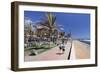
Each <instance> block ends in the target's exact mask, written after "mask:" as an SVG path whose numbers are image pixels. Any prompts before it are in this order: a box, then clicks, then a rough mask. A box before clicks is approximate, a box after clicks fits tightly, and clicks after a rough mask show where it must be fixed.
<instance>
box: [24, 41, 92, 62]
mask: <svg viewBox="0 0 100 73" xmlns="http://www.w3.org/2000/svg"><path fill="white" fill-rule="evenodd" d="M70 46H71V43H70V42H68V43H67V44H66V46H65V48H66V51H65V53H64V54H62V53H61V51H60V50H59V46H57V47H55V48H52V49H51V50H48V51H46V52H43V53H41V54H39V55H36V56H29V52H26V54H25V59H24V60H25V61H47V60H67V58H68V54H69V50H70ZM88 58H90V46H89V45H87V44H85V43H82V42H80V41H77V40H74V41H73V43H72V50H71V56H70V59H71V60H76V59H88Z"/></svg>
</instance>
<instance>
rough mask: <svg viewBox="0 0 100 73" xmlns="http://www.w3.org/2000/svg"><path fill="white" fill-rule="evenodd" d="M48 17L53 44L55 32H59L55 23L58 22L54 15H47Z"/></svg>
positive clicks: (50, 37)
mask: <svg viewBox="0 0 100 73" xmlns="http://www.w3.org/2000/svg"><path fill="white" fill-rule="evenodd" d="M46 16H47V23H48V24H47V27H48V28H49V42H51V41H52V40H51V39H53V37H52V36H54V32H55V30H57V28H56V24H55V21H56V17H55V16H54V15H53V14H52V13H47V14H46ZM49 47H50V43H49Z"/></svg>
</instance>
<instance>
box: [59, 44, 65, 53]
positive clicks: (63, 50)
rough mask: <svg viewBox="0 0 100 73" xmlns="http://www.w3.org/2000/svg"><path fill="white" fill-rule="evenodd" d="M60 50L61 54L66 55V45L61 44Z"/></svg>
mask: <svg viewBox="0 0 100 73" xmlns="http://www.w3.org/2000/svg"><path fill="white" fill-rule="evenodd" d="M59 49H60V51H61V53H64V52H65V46H64V44H60V46H59Z"/></svg>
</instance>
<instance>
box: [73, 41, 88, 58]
mask: <svg viewBox="0 0 100 73" xmlns="http://www.w3.org/2000/svg"><path fill="white" fill-rule="evenodd" d="M73 45H74V48H75V55H76V59H89V58H90V46H89V45H87V44H85V43H82V42H80V41H73Z"/></svg>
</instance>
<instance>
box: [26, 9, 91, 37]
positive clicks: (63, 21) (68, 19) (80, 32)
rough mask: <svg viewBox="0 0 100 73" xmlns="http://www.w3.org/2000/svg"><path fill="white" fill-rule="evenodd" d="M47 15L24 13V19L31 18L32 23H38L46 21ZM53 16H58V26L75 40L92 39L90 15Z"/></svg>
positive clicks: (65, 14) (56, 13)
mask: <svg viewBox="0 0 100 73" xmlns="http://www.w3.org/2000/svg"><path fill="white" fill-rule="evenodd" d="M45 13H46V12H36V11H24V17H27V18H29V19H30V20H31V21H32V22H37V21H41V20H43V19H46V15H45ZM52 14H53V15H55V16H56V24H58V25H59V26H60V27H61V28H63V29H64V30H63V31H64V32H66V33H68V32H71V33H72V37H73V38H88V39H90V14H82V13H60V12H53V13H52Z"/></svg>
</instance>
